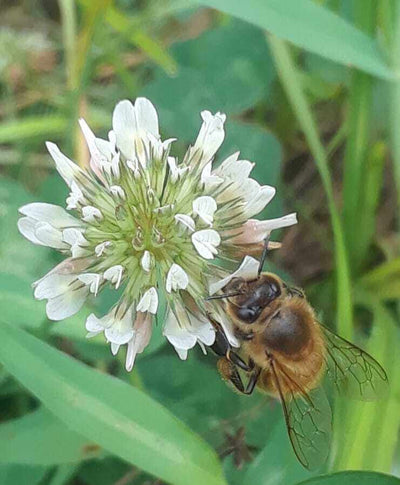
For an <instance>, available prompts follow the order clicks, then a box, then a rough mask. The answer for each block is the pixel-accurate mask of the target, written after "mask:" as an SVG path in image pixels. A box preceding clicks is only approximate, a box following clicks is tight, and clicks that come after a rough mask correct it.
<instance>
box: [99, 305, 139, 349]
mask: <svg viewBox="0 0 400 485" xmlns="http://www.w3.org/2000/svg"><path fill="white" fill-rule="evenodd" d="M107 320H108V321H109V322H111V324H110V325H109V326H108V327H107V328H106V329H105V330H104V335H105V336H106V339H107V340H108V341H109V342H113V343H115V344H118V345H123V344H126V343H128V342H129V340H130V339H131V338H132V337H133V334H134V331H133V308H132V306H131V307H130V308H128V310H125V312H124V311H123V309H122V308H121V307H119V308H116V309H115V308H114V309H113V310H111V312H110V313H109V314H108V315H107Z"/></svg>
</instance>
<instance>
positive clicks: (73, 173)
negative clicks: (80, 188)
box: [46, 141, 84, 186]
mask: <svg viewBox="0 0 400 485" xmlns="http://www.w3.org/2000/svg"><path fill="white" fill-rule="evenodd" d="M46 147H47V150H48V151H49V153H50V155H51V156H52V158H53V160H54V161H55V163H56V169H57V171H58V173H59V174H60V175H61V177H62V178H63V179H64V180H65V182H66V183H67V185H68V186H71V183H72V181H73V180H77V179H78V178H79V177H81V176H82V175H83V173H84V172H83V170H82V169H81V168H80V167H79V166H78V165H77V164H76V163H74V162H73V161H72V160H70V159H69V158H68V157H66V156H65V155H64V154H63V153H62V152H61V151H60V149H59V148H58V146H57V145H56V144H55V143H51V142H49V141H48V142H46Z"/></svg>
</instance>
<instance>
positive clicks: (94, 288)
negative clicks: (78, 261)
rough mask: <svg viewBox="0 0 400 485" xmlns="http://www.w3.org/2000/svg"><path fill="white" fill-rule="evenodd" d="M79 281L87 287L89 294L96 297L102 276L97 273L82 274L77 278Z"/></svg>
mask: <svg viewBox="0 0 400 485" xmlns="http://www.w3.org/2000/svg"><path fill="white" fill-rule="evenodd" d="M78 279H79V281H82V283H84V284H85V285H87V286H89V291H90V293H93V294H94V296H97V293H98V291H99V286H100V283H101V281H102V279H103V278H102V276H101V275H99V274H97V273H83V274H81V275H79V276H78Z"/></svg>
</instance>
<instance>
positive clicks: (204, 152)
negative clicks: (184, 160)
mask: <svg viewBox="0 0 400 485" xmlns="http://www.w3.org/2000/svg"><path fill="white" fill-rule="evenodd" d="M201 117H202V119H203V124H202V125H201V128H200V132H199V135H198V137H197V139H196V142H195V144H194V147H193V149H192V152H193V153H195V152H196V151H200V152H201V158H200V160H199V163H200V166H201V167H202V166H204V165H205V164H206V163H208V162H209V161H210V160H211V159H212V157H213V156H214V155H215V153H216V152H217V150H218V148H219V147H220V146H221V145H222V142H223V141H224V138H225V132H224V123H225V119H226V116H225V115H224V114H222V113H219V112H218V113H216V114H215V115H213V114H212V113H210V111H202V112H201Z"/></svg>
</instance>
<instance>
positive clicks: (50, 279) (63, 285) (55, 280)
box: [34, 272, 77, 300]
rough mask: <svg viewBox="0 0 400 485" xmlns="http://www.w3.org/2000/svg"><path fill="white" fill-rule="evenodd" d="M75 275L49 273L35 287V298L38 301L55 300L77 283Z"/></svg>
mask: <svg viewBox="0 0 400 485" xmlns="http://www.w3.org/2000/svg"><path fill="white" fill-rule="evenodd" d="M76 278H77V277H76V275H75V274H58V273H52V272H50V273H48V274H47V275H45V276H44V277H43V278H42V279H40V280H39V281H38V283H37V284H36V286H35V291H34V296H35V298H36V299H37V300H44V299H48V298H55V297H56V296H58V295H61V294H62V293H65V292H66V291H68V290H69V288H70V287H71V284H72V283H73V282H74V281H76Z"/></svg>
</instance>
